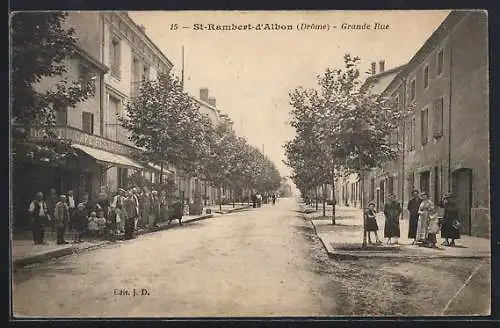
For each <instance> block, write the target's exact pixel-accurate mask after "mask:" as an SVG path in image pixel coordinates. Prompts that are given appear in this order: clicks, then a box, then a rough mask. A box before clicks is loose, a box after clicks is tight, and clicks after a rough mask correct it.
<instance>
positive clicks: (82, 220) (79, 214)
mask: <svg viewBox="0 0 500 328" xmlns="http://www.w3.org/2000/svg"><path fill="white" fill-rule="evenodd" d="M71 221H72V225H73V228H74V229H75V239H74V241H73V242H74V243H81V242H82V237H83V232H84V231H85V226H86V223H87V222H86V221H87V217H86V215H85V205H84V204H82V203H80V204H78V206H77V209H76V211H75V212H74V213H73V217H72V218H71Z"/></svg>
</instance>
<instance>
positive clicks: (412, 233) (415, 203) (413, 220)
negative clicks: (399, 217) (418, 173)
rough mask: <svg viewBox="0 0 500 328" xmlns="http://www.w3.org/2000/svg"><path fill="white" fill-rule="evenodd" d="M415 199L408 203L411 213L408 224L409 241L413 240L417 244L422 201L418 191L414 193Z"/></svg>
mask: <svg viewBox="0 0 500 328" xmlns="http://www.w3.org/2000/svg"><path fill="white" fill-rule="evenodd" d="M411 194H412V196H413V198H412V199H410V201H409V202H408V207H407V209H408V212H409V213H410V220H409V223H408V226H409V227H408V239H413V243H412V245H413V244H415V243H416V241H417V240H416V238H417V227H418V208H419V207H420V203H422V200H421V199H420V196H419V192H418V190H413V191H412V193H411Z"/></svg>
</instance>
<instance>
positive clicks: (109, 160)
mask: <svg viewBox="0 0 500 328" xmlns="http://www.w3.org/2000/svg"><path fill="white" fill-rule="evenodd" d="M71 147H73V148H76V149H79V150H81V151H83V152H84V153H86V154H87V155H89V156H90V157H92V158H94V159H95V160H96V161H98V162H101V163H105V164H111V165H112V166H114V165H116V166H123V167H127V168H132V169H143V168H144V167H143V166H142V165H141V164H139V163H137V162H136V161H134V160H132V159H130V158H128V157H125V156H123V155H118V154H113V153H110V152H107V151H105V150H101V149H97V148H92V147H87V146H84V145H80V144H72V145H71Z"/></svg>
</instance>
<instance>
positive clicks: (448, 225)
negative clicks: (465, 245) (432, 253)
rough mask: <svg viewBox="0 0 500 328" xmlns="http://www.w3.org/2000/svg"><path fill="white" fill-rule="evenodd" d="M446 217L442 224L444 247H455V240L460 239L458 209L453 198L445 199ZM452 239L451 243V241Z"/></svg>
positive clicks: (444, 216)
mask: <svg viewBox="0 0 500 328" xmlns="http://www.w3.org/2000/svg"><path fill="white" fill-rule="evenodd" d="M443 207H444V215H443V220H442V222H441V238H444V242H443V246H455V239H460V224H459V221H458V209H457V206H456V203H455V200H454V199H453V197H452V196H447V197H445V198H444V199H443ZM449 239H451V242H450V241H449Z"/></svg>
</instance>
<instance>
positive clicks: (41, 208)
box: [28, 192, 50, 245]
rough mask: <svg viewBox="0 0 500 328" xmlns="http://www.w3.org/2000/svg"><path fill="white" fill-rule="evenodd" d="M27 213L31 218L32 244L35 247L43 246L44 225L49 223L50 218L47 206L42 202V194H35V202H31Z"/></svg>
mask: <svg viewBox="0 0 500 328" xmlns="http://www.w3.org/2000/svg"><path fill="white" fill-rule="evenodd" d="M28 211H29V213H30V216H31V224H32V229H33V242H34V243H35V244H36V245H39V244H44V240H43V239H44V236H45V223H46V221H48V220H49V221H50V216H49V210H48V208H47V204H46V203H45V202H44V201H43V193H41V192H37V193H36V195H35V200H34V201H32V202H31V204H30V207H29V209H28Z"/></svg>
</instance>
